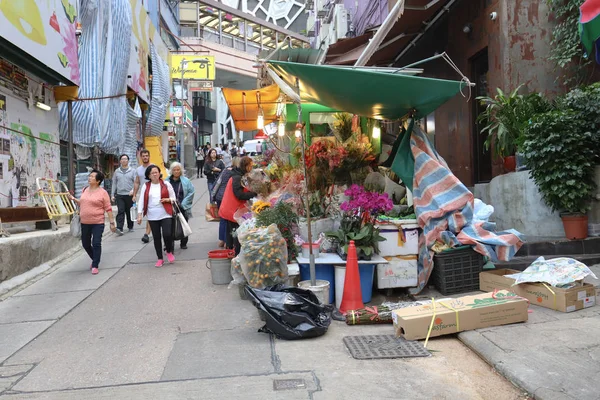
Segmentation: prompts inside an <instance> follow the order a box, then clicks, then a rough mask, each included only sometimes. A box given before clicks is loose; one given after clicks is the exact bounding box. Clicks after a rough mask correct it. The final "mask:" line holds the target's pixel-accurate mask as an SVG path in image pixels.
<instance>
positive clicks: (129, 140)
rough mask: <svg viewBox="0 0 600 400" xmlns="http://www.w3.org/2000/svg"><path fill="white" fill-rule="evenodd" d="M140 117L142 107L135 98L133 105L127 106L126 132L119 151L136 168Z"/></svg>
mask: <svg viewBox="0 0 600 400" xmlns="http://www.w3.org/2000/svg"><path fill="white" fill-rule="evenodd" d="M140 118H142V109H141V108H140V103H139V101H138V99H137V98H136V100H135V105H134V107H133V108H132V107H129V106H127V134H126V135H125V136H126V137H125V143H124V144H123V147H122V148H121V149H120V151H119V153H121V154H127V155H128V156H129V165H130V166H131V167H132V168H136V167H137V165H138V160H137V147H138V142H137V134H138V129H139V123H140Z"/></svg>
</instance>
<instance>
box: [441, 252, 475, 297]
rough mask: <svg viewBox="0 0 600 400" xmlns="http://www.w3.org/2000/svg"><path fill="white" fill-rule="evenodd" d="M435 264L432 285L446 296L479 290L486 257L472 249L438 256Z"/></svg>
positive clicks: (443, 253)
mask: <svg viewBox="0 0 600 400" xmlns="http://www.w3.org/2000/svg"><path fill="white" fill-rule="evenodd" d="M433 263H434V266H433V272H432V274H431V278H432V283H433V284H434V285H435V287H436V289H437V290H438V291H439V292H440V293H441V294H443V295H444V296H446V295H449V294H456V293H464V292H474V291H478V290H479V273H480V272H481V271H482V270H483V265H484V257H483V256H482V255H481V254H479V253H477V252H476V251H475V250H473V249H472V248H471V247H464V248H460V249H455V250H448V251H445V252H442V253H439V254H436V255H435V256H434V257H433Z"/></svg>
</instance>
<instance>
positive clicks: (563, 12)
mask: <svg viewBox="0 0 600 400" xmlns="http://www.w3.org/2000/svg"><path fill="white" fill-rule="evenodd" d="M546 1H547V3H548V6H549V7H550V11H551V12H552V14H553V15H554V20H555V21H557V23H556V25H555V26H554V27H553V29H552V40H551V42H550V47H551V50H550V58H549V59H550V60H551V61H553V62H554V63H555V64H556V67H557V69H560V70H561V74H560V75H559V76H558V77H557V80H558V81H560V83H562V84H563V85H565V86H567V87H570V88H571V87H576V86H579V85H581V84H582V83H584V82H585V80H586V79H587V73H588V67H589V66H590V64H591V63H592V62H593V61H592V59H591V58H584V57H583V55H584V49H583V47H582V45H581V40H580V38H579V30H578V21H579V7H580V6H581V4H583V1H584V0H546Z"/></svg>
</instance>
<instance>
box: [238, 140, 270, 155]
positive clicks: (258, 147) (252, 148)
mask: <svg viewBox="0 0 600 400" xmlns="http://www.w3.org/2000/svg"><path fill="white" fill-rule="evenodd" d="M265 140H266V139H252V140H246V141H245V142H244V145H243V146H242V147H243V148H244V150H245V151H246V155H247V156H255V155H257V154H262V143H263V142H264V141H265Z"/></svg>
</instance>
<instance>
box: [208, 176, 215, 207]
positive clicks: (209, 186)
mask: <svg viewBox="0 0 600 400" xmlns="http://www.w3.org/2000/svg"><path fill="white" fill-rule="evenodd" d="M216 183H217V182H216V181H212V182H208V198H209V199H210V202H211V203H212V202H213V198H212V194H211V193H212V190H213V188H214V187H215V184H216Z"/></svg>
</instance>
